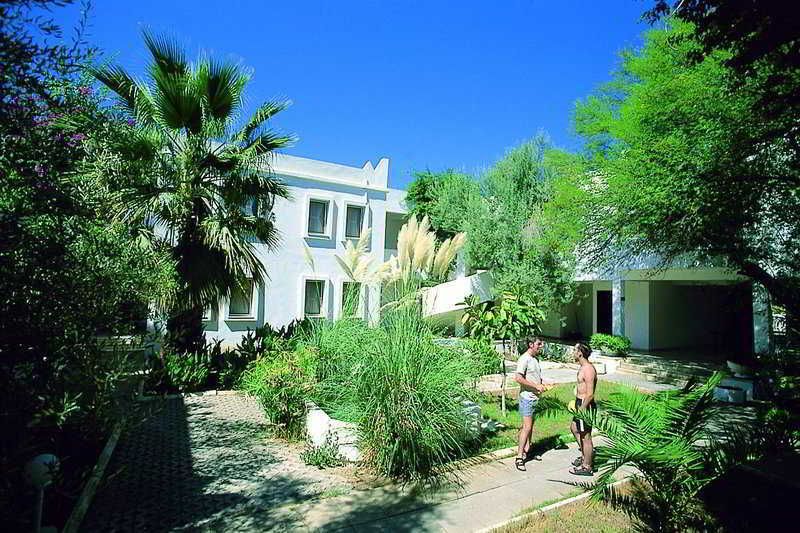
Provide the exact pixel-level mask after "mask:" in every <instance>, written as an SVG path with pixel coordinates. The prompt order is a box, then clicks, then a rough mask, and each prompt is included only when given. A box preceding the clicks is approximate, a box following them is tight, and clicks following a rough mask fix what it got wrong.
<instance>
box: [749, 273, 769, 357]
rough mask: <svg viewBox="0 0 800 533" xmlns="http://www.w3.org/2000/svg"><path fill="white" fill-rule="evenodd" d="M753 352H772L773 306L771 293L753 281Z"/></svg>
mask: <svg viewBox="0 0 800 533" xmlns="http://www.w3.org/2000/svg"><path fill="white" fill-rule="evenodd" d="M752 290H753V352H754V353H756V354H767V353H770V348H771V346H770V341H771V339H770V334H769V333H770V324H771V323H772V306H771V305H770V301H769V293H768V292H767V290H766V289H765V288H764V286H763V285H761V284H760V283H755V282H753V289H752Z"/></svg>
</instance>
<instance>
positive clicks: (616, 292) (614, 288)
mask: <svg viewBox="0 0 800 533" xmlns="http://www.w3.org/2000/svg"><path fill="white" fill-rule="evenodd" d="M611 332H612V333H613V334H614V335H625V281H624V280H621V279H615V280H614V281H612V282H611Z"/></svg>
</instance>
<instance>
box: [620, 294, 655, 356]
mask: <svg viewBox="0 0 800 533" xmlns="http://www.w3.org/2000/svg"><path fill="white" fill-rule="evenodd" d="M625 336H626V337H628V338H629V339H630V340H631V345H632V347H633V349H635V350H649V349H650V284H649V283H648V282H646V281H626V282H625Z"/></svg>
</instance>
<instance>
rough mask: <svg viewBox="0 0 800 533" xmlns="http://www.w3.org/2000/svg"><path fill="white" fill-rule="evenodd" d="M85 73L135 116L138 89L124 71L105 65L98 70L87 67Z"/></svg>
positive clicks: (115, 66)
mask: <svg viewBox="0 0 800 533" xmlns="http://www.w3.org/2000/svg"><path fill="white" fill-rule="evenodd" d="M87 71H88V72H89V74H91V75H92V76H94V78H95V79H97V81H99V82H100V83H102V84H103V85H105V86H106V87H108V88H109V89H110V90H111V91H113V92H114V93H115V94H116V95H117V96H118V97H119V99H120V103H121V104H122V106H123V107H124V108H125V109H126V110H127V111H128V112H129V113H131V114H132V115H135V114H136V100H137V92H138V87H137V84H136V80H134V79H133V77H132V76H131V75H130V74H128V73H127V72H126V71H125V69H123V68H122V67H120V66H118V65H105V66H103V67H100V68H95V67H88V68H87Z"/></svg>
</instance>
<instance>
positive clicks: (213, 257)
mask: <svg viewBox="0 0 800 533" xmlns="http://www.w3.org/2000/svg"><path fill="white" fill-rule="evenodd" d="M143 36H144V42H145V45H146V46H147V49H148V50H149V52H150V55H151V56H152V57H151V63H150V65H149V67H148V69H147V79H146V81H137V80H135V79H134V78H133V77H132V76H131V75H130V74H128V73H127V72H125V70H123V69H122V68H121V67H118V66H105V67H102V68H98V69H93V70H92V73H93V74H94V76H95V77H96V78H97V79H98V80H100V81H101V82H102V83H103V84H104V85H106V86H107V87H108V88H109V89H111V90H112V91H113V92H115V93H116V94H117V95H118V96H119V100H120V105H121V106H122V107H123V109H124V110H125V112H126V114H127V115H128V117H129V118H130V120H131V121H135V130H134V132H132V135H131V138H130V139H129V140H128V141H126V142H124V143H120V144H119V145H118V146H116V147H114V149H113V150H109V151H105V152H103V151H100V152H97V153H96V154H94V155H95V160H94V162H93V166H92V168H90V169H89V170H90V172H91V173H92V174H93V175H94V176H96V177H97V178H98V179H101V180H105V181H106V182H107V183H108V186H109V188H111V189H116V196H115V198H116V200H117V201H116V206H115V214H116V215H117V217H118V218H119V219H120V220H125V221H126V222H127V223H129V224H134V225H136V226H138V227H139V228H141V235H142V237H143V239H146V240H147V241H149V242H150V243H152V244H153V245H154V246H159V245H163V244H167V245H168V246H169V247H170V250H171V253H172V256H173V258H174V260H175V262H176V264H177V272H178V276H179V279H180V281H181V285H180V290H179V293H178V297H177V299H176V302H175V304H174V308H173V310H172V312H171V313H170V315H171V316H170V320H169V321H168V323H167V329H168V332H169V339H170V342H171V344H173V345H174V346H175V347H176V348H178V349H180V350H185V351H197V350H199V349H200V348H201V347H202V345H203V344H204V341H203V339H202V315H203V309H204V308H205V307H206V306H207V305H209V304H211V303H212V302H215V301H217V300H218V299H219V298H220V297H223V296H226V295H229V294H230V293H231V291H232V290H233V289H234V288H236V287H240V286H241V285H242V284H243V283H244V280H245V279H246V278H251V279H252V280H253V281H254V284H255V285H256V286H257V285H258V283H260V282H262V281H263V280H264V278H265V277H266V274H267V273H266V272H265V270H264V266H263V264H262V263H261V261H259V259H258V257H257V256H256V253H255V246H254V243H253V241H254V240H256V241H260V242H262V243H264V244H266V246H267V247H268V248H274V247H275V246H276V245H277V243H278V233H277V230H276V228H275V226H274V219H273V215H272V214H271V208H272V205H273V202H274V200H275V198H276V197H284V198H285V197H287V196H288V192H287V189H286V188H285V186H283V185H282V184H281V183H279V182H278V181H277V180H276V179H274V178H273V177H271V176H270V174H269V173H268V168H269V161H270V158H271V157H272V155H273V153H274V151H275V150H277V149H279V148H283V147H285V146H287V145H288V144H289V143H290V142H291V141H292V137H290V136H286V135H281V134H278V133H275V132H274V131H271V130H269V129H267V128H266V123H267V121H268V120H269V119H270V118H272V117H273V116H275V115H276V114H277V113H279V112H280V111H282V110H283V109H286V107H287V106H288V105H289V102H287V101H277V100H276V101H268V102H266V103H264V104H262V105H261V106H260V107H259V108H258V109H257V110H256V112H255V113H254V114H253V116H252V117H250V118H249V119H248V120H247V121H246V122H245V123H244V125H243V126H241V127H236V119H237V117H238V114H239V113H240V112H241V110H242V107H243V103H244V100H243V97H244V88H245V86H246V85H247V82H248V81H249V80H250V73H249V72H247V71H246V70H245V69H243V68H242V67H241V66H239V65H237V64H233V63H227V62H218V61H215V60H213V59H210V58H208V57H200V59H198V61H197V62H195V63H193V64H190V63H189V62H188V61H187V60H186V55H185V53H184V51H183V50H182V49H181V48H180V46H179V45H177V44H176V43H174V42H172V41H170V40H168V39H165V38H163V37H158V36H154V35H152V34H150V33H148V32H144V34H143ZM120 166H122V167H123V168H122V173H120V170H121V169H120ZM120 174H122V175H120Z"/></svg>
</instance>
